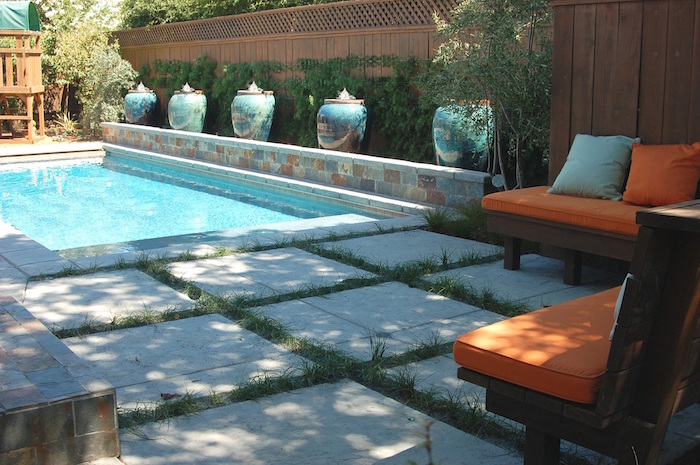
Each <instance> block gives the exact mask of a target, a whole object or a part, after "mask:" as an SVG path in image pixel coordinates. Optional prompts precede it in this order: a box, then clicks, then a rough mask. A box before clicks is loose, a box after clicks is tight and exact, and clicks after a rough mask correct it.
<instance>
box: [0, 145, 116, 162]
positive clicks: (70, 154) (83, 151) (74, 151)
mask: <svg viewBox="0 0 700 465" xmlns="http://www.w3.org/2000/svg"><path fill="white" fill-rule="evenodd" d="M103 155H104V150H102V142H101V141H97V142H65V143H51V144H33V145H27V144H25V145H7V146H2V147H0V164H3V163H18V162H29V161H50V160H62V159H71V158H94V157H102V156H103Z"/></svg>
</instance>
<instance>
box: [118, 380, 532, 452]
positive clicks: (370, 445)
mask: <svg viewBox="0 0 700 465" xmlns="http://www.w3.org/2000/svg"><path fill="white" fill-rule="evenodd" d="M428 421H430V418H429V417H427V416H426V415H424V414H422V413H420V412H417V411H415V410H413V409H411V408H409V407H407V406H405V405H403V404H401V403H399V402H397V401H395V400H393V399H390V398H388V397H385V396H382V395H380V394H378V393H377V392H374V391H372V390H370V389H368V388H366V387H363V386H361V385H359V384H357V383H354V382H351V381H342V382H339V383H336V384H324V385H318V386H314V387H310V388H305V389H300V390H297V391H294V392H290V393H286V394H279V395H275V396H270V397H265V398H263V399H259V400H256V401H251V402H243V403H239V404H233V405H229V406H226V407H220V408H216V409H211V410H207V411H205V412H201V413H199V414H198V415H192V416H190V417H187V418H179V419H177V420H174V421H170V422H168V423H160V424H149V425H147V426H146V427H144V428H143V429H142V430H141V431H140V432H139V433H140V435H141V437H139V436H136V435H134V434H131V433H126V432H124V433H122V435H121V446H122V453H123V457H124V458H125V460H126V461H127V463H128V464H129V465H141V464H148V465H160V464H168V465H177V464H192V463H207V464H210V465H215V464H222V465H224V464H226V465H229V464H237V463H246V464H261V465H262V464H292V463H304V464H319V465H320V464H324V465H325V464H329V463H341V462H342V463H348V464H358V465H359V464H372V463H377V462H378V461H380V460H382V459H386V458H389V457H395V456H396V455H397V454H400V453H401V452H404V451H407V450H408V449H411V448H413V447H415V446H416V445H418V444H419V443H420V442H421V440H422V439H421V437H420V436H419V435H418V433H420V432H421V431H422V430H423V428H424V422H428ZM431 432H432V434H433V435H434V441H435V442H434V447H435V451H436V456H435V458H436V459H437V460H441V461H442V460H443V459H446V458H448V457H460V456H461V458H460V459H459V460H457V461H449V462H447V461H444V462H441V463H454V464H459V463H465V464H466V463H475V462H476V463H482V464H484V465H487V464H511V463H512V464H516V463H519V461H520V460H519V459H518V458H517V456H515V455H508V454H507V452H506V451H504V450H503V449H501V448H499V447H496V446H494V445H492V444H490V443H487V442H485V441H482V440H479V439H476V438H474V437H473V436H469V435H467V434H465V433H463V432H461V431H459V430H456V429H454V428H451V427H449V426H447V425H445V424H442V423H436V424H434V425H433V426H432V427H431ZM455 449H457V450H455ZM415 452H416V453H417V455H418V456H420V455H421V454H423V453H424V451H422V450H417V451H415ZM425 457H427V456H423V457H422V458H423V459H424V458H425ZM399 460H400V461H389V462H386V463H405V462H404V461H403V457H400V458H399Z"/></svg>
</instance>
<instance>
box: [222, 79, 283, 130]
mask: <svg viewBox="0 0 700 465" xmlns="http://www.w3.org/2000/svg"><path fill="white" fill-rule="evenodd" d="M274 113H275V96H274V95H273V92H272V91H271V90H267V91H266V90H262V89H260V88H259V87H258V86H256V85H255V83H253V84H251V86H250V87H249V88H248V89H247V90H239V91H238V92H237V93H236V96H235V97H234V98H233V102H231V122H232V123H233V134H234V135H235V136H236V137H240V138H242V139H253V140H261V141H267V139H268V137H269V136H270V128H271V127H272V117H273V115H274Z"/></svg>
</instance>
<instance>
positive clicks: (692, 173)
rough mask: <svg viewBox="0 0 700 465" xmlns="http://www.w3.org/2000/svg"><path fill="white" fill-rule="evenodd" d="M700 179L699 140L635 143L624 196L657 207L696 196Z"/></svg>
mask: <svg viewBox="0 0 700 465" xmlns="http://www.w3.org/2000/svg"><path fill="white" fill-rule="evenodd" d="M698 181H700V142H696V143H694V144H693V145H686V144H668V145H642V144H637V143H635V144H632V163H631V165H630V174H629V178H628V180H627V186H626V187H625V192H624V193H623V194H622V200H624V201H625V202H629V203H632V204H635V205H642V206H646V207H658V206H660V205H670V204H673V203H679V202H687V201H689V200H693V199H695V195H696V192H697V189H698Z"/></svg>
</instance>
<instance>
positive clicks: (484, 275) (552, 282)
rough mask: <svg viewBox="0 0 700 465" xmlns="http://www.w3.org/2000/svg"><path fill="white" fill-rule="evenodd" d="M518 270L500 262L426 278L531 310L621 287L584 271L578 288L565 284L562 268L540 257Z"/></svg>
mask: <svg viewBox="0 0 700 465" xmlns="http://www.w3.org/2000/svg"><path fill="white" fill-rule="evenodd" d="M520 262H521V269H520V270H515V271H514V270H506V269H504V268H503V261H502V260H498V261H496V262H492V263H485V264H482V265H475V266H468V267H464V268H456V269H453V270H449V271H443V272H440V273H435V274H433V275H430V276H428V277H427V278H426V279H427V280H428V281H431V282H435V281H437V280H439V279H454V280H457V281H459V282H461V283H462V284H464V285H466V286H471V287H473V288H474V289H488V290H491V291H493V292H494V294H495V295H497V296H498V297H499V298H500V299H504V300H513V301H521V302H523V303H525V304H527V305H529V306H530V307H531V308H533V309H537V308H541V307H543V306H548V305H555V304H558V303H561V302H566V301H567V300H571V299H575V298H578V297H583V296H586V295H590V294H594V293H596V292H600V291H603V290H606V289H610V288H612V287H615V286H619V285H620V284H621V283H622V279H623V278H624V276H620V275H619V274H618V273H614V272H609V271H605V270H600V269H593V268H588V267H584V271H583V278H582V283H581V285H578V286H571V285H568V284H564V282H563V281H562V276H563V272H564V265H563V263H562V262H561V261H559V260H554V259H551V258H546V257H542V256H540V255H534V254H530V255H523V256H522V257H521V258H520Z"/></svg>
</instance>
